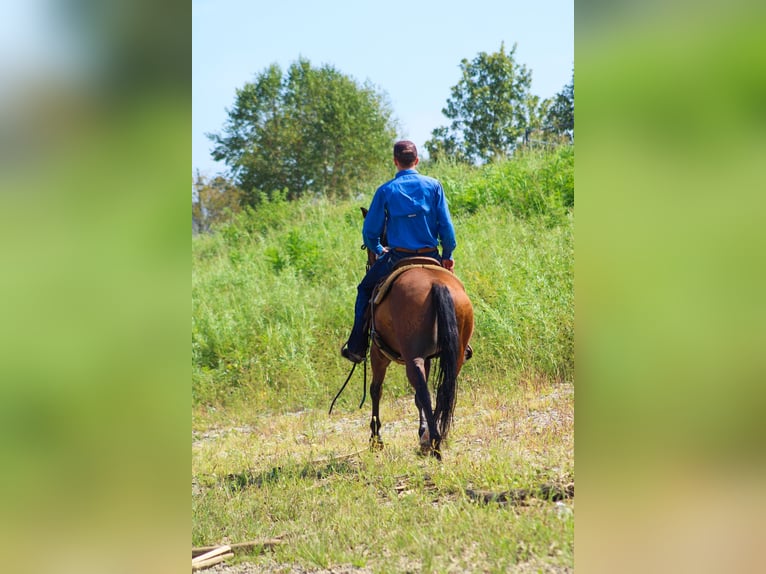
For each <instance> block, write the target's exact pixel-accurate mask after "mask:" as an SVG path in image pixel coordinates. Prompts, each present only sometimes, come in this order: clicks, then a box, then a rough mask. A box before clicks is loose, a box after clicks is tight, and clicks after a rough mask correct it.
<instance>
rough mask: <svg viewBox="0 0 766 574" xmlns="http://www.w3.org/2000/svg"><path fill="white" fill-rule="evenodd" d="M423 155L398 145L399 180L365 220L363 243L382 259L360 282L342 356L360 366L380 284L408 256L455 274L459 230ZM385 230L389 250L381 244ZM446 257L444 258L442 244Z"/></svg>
mask: <svg viewBox="0 0 766 574" xmlns="http://www.w3.org/2000/svg"><path fill="white" fill-rule="evenodd" d="M419 162H420V159H419V158H418V150H417V148H416V147H415V144H414V143H412V142H411V141H407V140H403V141H399V142H396V144H394V165H395V166H396V169H397V173H396V177H394V179H392V180H391V181H388V182H386V183H384V184H383V185H381V186H380V187H379V188H378V190H377V191H376V192H375V196H374V197H373V198H372V203H371V204H370V209H369V211H368V213H367V216H366V217H365V219H364V225H363V227H362V237H363V239H364V244H365V245H366V246H367V247H368V248H369V249H370V250H371V251H372V252H373V253H375V254H376V255H377V260H376V261H375V264H374V265H373V266H372V267H371V268H370V270H369V271H368V272H367V275H365V277H364V279H362V282H361V283H359V287H358V288H357V295H356V305H355V307H354V326H353V328H352V329H351V335H350V336H349V339H348V342H347V343H346V344H345V345H344V346H343V348H342V349H341V355H342V356H343V357H345V358H346V359H348V360H349V361H351V362H353V363H360V362H362V361H363V360H364V358H365V356H366V355H367V339H368V337H367V329H366V325H365V321H364V314H365V310H366V308H367V306H368V305H369V303H370V297H372V291H373V289H374V288H375V285H376V284H377V283H378V282H379V281H380V280H381V279H383V278H384V277H386V276H387V275H388V274H389V273H391V271H392V270H393V268H394V265H395V264H396V263H398V262H399V261H400V260H401V259H403V258H405V257H413V256H416V255H417V256H420V257H433V258H434V259H436V260H440V261H441V263H442V266H444V267H445V268H446V269H449V270H450V271H453V269H454V266H455V262H454V261H453V259H452V252H453V251H454V249H455V245H456V242H455V229H454V227H453V226H452V218H451V217H450V213H449V209H448V207H447V198H446V197H445V196H444V190H443V189H442V185H441V183H439V181H437V180H436V179H434V178H432V177H426V176H424V175H420V174H419V173H418V172H417V170H415V166H417V165H418V163H419ZM384 229H385V230H386V235H387V238H388V245H389V246H388V247H383V246H382V245H381V244H380V238H381V236H382V235H383V230H384ZM439 243H441V248H442V253H441V255H439V250H438V244H439Z"/></svg>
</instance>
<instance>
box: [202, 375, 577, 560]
mask: <svg viewBox="0 0 766 574" xmlns="http://www.w3.org/2000/svg"><path fill="white" fill-rule="evenodd" d="M514 389H515V390H514V391H513V392H511V393H508V392H505V391H503V392H488V391H486V390H485V389H483V388H470V387H469V388H466V389H464V390H463V396H461V397H460V400H459V405H458V408H457V412H456V415H455V428H454V431H453V436H452V439H451V440H450V441H449V444H448V446H447V448H446V449H445V452H444V461H443V462H442V463H438V462H436V461H435V460H434V459H431V458H422V457H420V456H419V455H418V454H417V449H416V447H417V439H416V434H415V431H416V428H417V412H416V410H415V407H414V405H413V403H412V400H411V399H394V398H393V397H390V396H388V395H384V399H383V403H382V412H381V417H382V418H383V423H384V426H383V429H382V435H383V439H384V441H385V442H386V448H385V449H384V450H383V451H381V452H369V451H368V450H367V449H366V443H367V438H368V434H369V430H368V427H367V423H368V421H369V411H368V409H365V410H364V411H363V412H359V411H356V410H355V409H353V410H352V411H351V412H347V411H342V412H338V413H336V414H334V415H333V416H332V417H329V416H328V415H327V414H326V412H324V411H318V410H311V411H306V412H302V413H299V414H285V415H272V416H266V415H258V414H253V413H250V414H247V415H245V414H244V413H242V414H241V418H240V419H239V420H238V421H236V425H235V428H229V429H228V430H225V431H223V432H220V433H219V434H215V435H214V436H210V435H208V436H207V437H206V438H203V434H202V433H201V432H199V433H198V434H197V436H196V438H197V440H196V441H195V443H194V445H193V475H194V477H195V479H196V480H197V482H198V484H197V486H196V490H197V493H196V495H195V496H193V515H194V522H193V531H192V542H193V544H195V545H202V544H211V543H223V542H225V541H230V542H234V541H243V540H251V539H264V538H270V537H274V536H283V537H284V539H283V544H282V545H280V546H277V547H276V549H275V550H274V551H273V553H266V554H260V555H259V554H255V555H251V556H247V557H246V558H245V559H246V560H248V561H252V562H255V563H256V565H257V564H267V563H271V562H277V563H282V564H299V565H301V566H303V567H304V568H330V567H333V566H340V565H352V566H357V567H367V568H369V569H371V570H372V571H374V572H391V571H407V570H409V571H423V572H432V571H433V572H446V571H464V572H474V571H486V572H507V571H509V570H513V569H514V568H517V567H518V568H521V567H522V565H525V567H530V568H532V569H533V571H537V570H538V569H540V570H543V571H565V570H566V569H567V568H571V564H572V556H573V508H574V501H573V500H571V499H569V500H565V501H561V502H559V503H555V502H550V501H546V500H540V499H535V498H531V499H529V500H528V501H527V502H526V504H523V505H512V504H500V503H493V502H490V503H488V504H479V503H477V502H474V501H472V500H471V499H470V498H469V497H468V496H466V493H465V490H466V489H467V488H472V489H480V490H489V491H494V492H499V491H507V490H509V489H517V488H527V489H535V488H537V487H539V486H540V485H541V484H560V485H563V484H567V483H570V482H573V481H574V466H573V440H572V434H573V433H572V430H573V428H572V426H573V416H572V415H573V412H572V411H573V393H572V389H571V387H570V386H566V385H565V386H561V385H544V386H540V385H537V386H535V385H533V384H532V383H526V384H519V385H516V386H515V387H514ZM384 392H385V391H384ZM232 422H233V421H230V423H232ZM349 453H351V456H343V455H348V454H349Z"/></svg>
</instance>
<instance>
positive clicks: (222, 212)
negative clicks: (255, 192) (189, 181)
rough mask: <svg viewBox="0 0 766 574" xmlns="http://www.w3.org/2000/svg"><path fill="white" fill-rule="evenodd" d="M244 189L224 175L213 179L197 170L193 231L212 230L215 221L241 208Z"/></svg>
mask: <svg viewBox="0 0 766 574" xmlns="http://www.w3.org/2000/svg"><path fill="white" fill-rule="evenodd" d="M241 203H242V191H241V190H240V189H238V188H237V187H236V186H235V185H233V184H232V183H231V182H230V181H229V180H227V179H226V178H224V177H223V176H220V175H218V176H216V177H214V178H213V179H212V180H210V179H208V178H207V177H205V176H204V175H201V174H200V173H199V171H197V177H196V179H195V181H194V183H193V185H192V232H194V233H201V232H205V231H210V227H211V226H212V225H213V224H215V223H220V222H222V221H226V220H228V219H230V218H231V216H232V215H233V214H235V213H238V212H239V211H240V210H241Z"/></svg>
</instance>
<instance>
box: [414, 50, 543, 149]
mask: <svg viewBox="0 0 766 574" xmlns="http://www.w3.org/2000/svg"><path fill="white" fill-rule="evenodd" d="M515 52H516V45H515V44H514V46H513V48H512V49H511V50H510V51H509V52H506V51H505V44H504V43H503V44H500V51H499V52H495V53H493V54H487V53H486V52H481V53H480V54H479V55H478V56H477V57H476V58H474V59H473V61H471V62H469V61H468V60H467V59H463V60H462V61H461V63H460V69H461V71H462V77H461V79H460V81H459V82H458V84H457V85H456V86H453V87H452V90H451V96H450V98H449V99H448V100H447V107H446V108H444V109H443V110H442V113H443V114H444V115H445V116H446V117H447V118H448V119H450V120H452V123H451V124H450V126H449V128H437V129H436V130H434V131H433V132H432V134H431V135H432V139H431V140H429V141H428V142H426V149H428V150H429V153H430V151H431V150H432V149H433V150H436V151H437V154H438V153H442V154H444V153H445V152H448V151H449V150H453V149H457V150H458V151H459V152H460V154H461V155H462V156H464V157H465V158H466V159H468V160H470V161H476V160H484V161H489V160H493V159H498V158H501V157H505V156H508V155H510V154H511V153H512V152H513V150H514V149H515V148H516V146H517V145H518V144H519V143H520V142H521V141H522V139H523V138H524V135H525V133H526V131H527V128H529V127H530V119H531V118H530V116H531V114H532V113H533V112H534V110H533V108H531V107H530V106H531V105H532V103H533V101H532V100H531V99H530V92H529V90H530V85H531V82H532V73H531V72H530V71H529V70H528V69H527V67H526V66H524V65H519V64H518V63H516V61H515V60H514V54H515Z"/></svg>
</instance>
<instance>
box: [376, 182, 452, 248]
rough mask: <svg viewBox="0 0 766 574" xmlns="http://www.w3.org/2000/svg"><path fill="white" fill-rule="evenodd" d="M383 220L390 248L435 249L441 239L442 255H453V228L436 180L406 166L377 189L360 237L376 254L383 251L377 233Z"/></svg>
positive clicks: (379, 234) (439, 185) (439, 184)
mask: <svg viewBox="0 0 766 574" xmlns="http://www.w3.org/2000/svg"><path fill="white" fill-rule="evenodd" d="M386 220H387V221H388V225H387V226H386V227H385V229H386V236H387V238H388V245H390V246H391V247H392V248H393V247H402V248H404V249H412V250H415V249H423V248H425V247H433V248H434V249H436V247H437V245H438V244H439V242H441V246H442V258H443V259H451V258H452V252H453V251H454V250H455V246H456V245H457V243H456V241H455V228H454V227H453V225H452V218H451V217H450V213H449V208H448V206H447V198H446V197H445V196H444V189H442V185H441V183H439V181H438V180H436V179H434V178H432V177H428V176H425V175H420V174H419V173H418V172H417V171H416V170H414V169H405V170H401V171H399V172H398V173H397V174H396V177H394V179H392V180H391V181H388V182H386V183H384V184H383V185H381V186H380V187H379V188H378V189H377V191H376V192H375V195H374V197H373V198H372V203H371V204H370V209H369V211H368V213H367V216H366V217H365V219H364V226H363V227H362V238H363V239H364V244H365V245H366V246H367V247H369V248H370V249H371V250H372V251H374V252H375V253H377V254H378V255H381V254H382V253H383V246H382V245H381V243H380V236H381V235H382V234H383V229H384V226H385V225H386Z"/></svg>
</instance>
